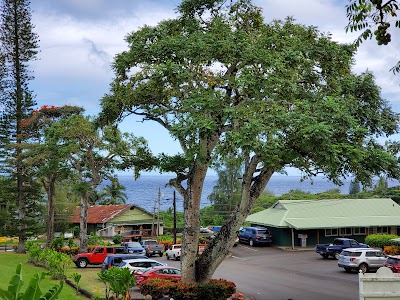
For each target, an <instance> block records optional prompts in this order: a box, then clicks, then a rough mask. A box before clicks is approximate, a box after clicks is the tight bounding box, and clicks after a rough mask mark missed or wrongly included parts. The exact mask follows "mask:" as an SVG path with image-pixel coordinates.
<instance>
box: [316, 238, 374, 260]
mask: <svg viewBox="0 0 400 300" xmlns="http://www.w3.org/2000/svg"><path fill="white" fill-rule="evenodd" d="M346 248H369V246H368V245H366V244H362V243H359V242H357V241H356V240H353V239H347V238H336V239H335V240H334V241H333V244H317V245H316V246H315V252H317V253H318V254H319V255H321V256H322V257H323V258H328V257H329V256H332V257H333V258H335V259H338V258H339V254H340V252H342V250H343V249H346Z"/></svg>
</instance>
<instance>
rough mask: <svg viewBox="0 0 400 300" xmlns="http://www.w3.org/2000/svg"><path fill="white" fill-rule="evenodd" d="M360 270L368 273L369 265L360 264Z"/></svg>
mask: <svg viewBox="0 0 400 300" xmlns="http://www.w3.org/2000/svg"><path fill="white" fill-rule="evenodd" d="M358 270H359V271H361V272H363V273H367V272H368V265H367V264H361V265H359V266H358Z"/></svg>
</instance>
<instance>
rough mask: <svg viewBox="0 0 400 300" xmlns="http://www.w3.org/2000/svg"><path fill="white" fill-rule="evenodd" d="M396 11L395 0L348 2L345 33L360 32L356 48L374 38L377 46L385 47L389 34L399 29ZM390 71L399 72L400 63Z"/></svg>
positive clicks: (397, 7) (399, 20) (356, 0)
mask: <svg viewBox="0 0 400 300" xmlns="http://www.w3.org/2000/svg"><path fill="white" fill-rule="evenodd" d="M398 10H399V2H398V1H397V0H349V4H347V5H346V12H347V18H348V19H349V24H348V25H347V26H346V32H347V31H350V32H352V31H362V32H361V34H360V36H359V37H358V38H357V40H356V41H355V45H356V46H359V45H360V44H361V43H362V42H363V41H364V40H367V39H372V37H375V39H376V41H377V43H378V45H387V44H388V43H390V42H391V40H392V35H391V34H390V32H392V31H393V30H396V29H399V28H400V19H399V18H398ZM391 25H393V26H391ZM390 27H391V28H390ZM382 51H384V50H382ZM391 70H392V71H393V72H394V73H398V72H400V61H398V62H397V64H396V65H395V66H394V67H393V68H392V69H391Z"/></svg>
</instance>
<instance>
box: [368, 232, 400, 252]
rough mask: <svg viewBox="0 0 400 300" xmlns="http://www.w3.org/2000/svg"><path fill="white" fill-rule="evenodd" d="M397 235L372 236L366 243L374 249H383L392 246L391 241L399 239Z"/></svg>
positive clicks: (369, 236)
mask: <svg viewBox="0 0 400 300" xmlns="http://www.w3.org/2000/svg"><path fill="white" fill-rule="evenodd" d="M398 237H399V236H398V235H395V234H370V235H368V236H367V237H366V238H365V243H366V244H368V245H369V246H370V247H373V248H382V249H383V247H385V246H390V245H392V243H391V242H389V240H391V239H395V238H398Z"/></svg>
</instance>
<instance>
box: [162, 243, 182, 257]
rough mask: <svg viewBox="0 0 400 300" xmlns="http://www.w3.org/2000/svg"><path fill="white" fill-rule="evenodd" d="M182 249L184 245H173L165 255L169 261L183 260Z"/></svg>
mask: <svg viewBox="0 0 400 300" xmlns="http://www.w3.org/2000/svg"><path fill="white" fill-rule="evenodd" d="M181 248H182V244H175V245H171V246H170V247H169V248H168V249H167V251H165V255H166V256H167V259H174V260H178V259H181Z"/></svg>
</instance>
